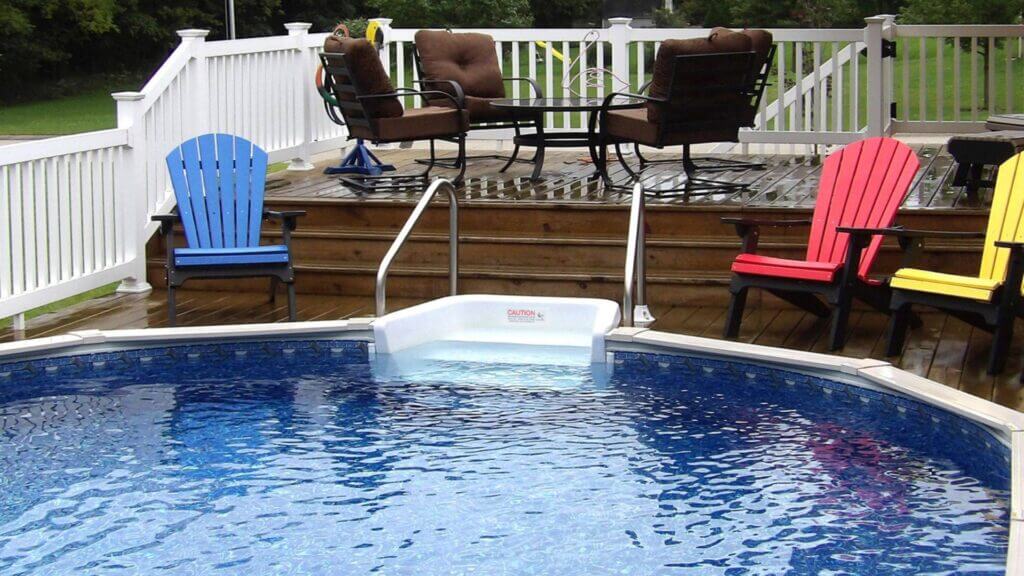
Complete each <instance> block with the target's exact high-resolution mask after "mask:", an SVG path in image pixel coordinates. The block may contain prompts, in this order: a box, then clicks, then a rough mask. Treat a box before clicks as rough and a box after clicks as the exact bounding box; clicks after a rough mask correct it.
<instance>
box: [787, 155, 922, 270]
mask: <svg viewBox="0 0 1024 576" xmlns="http://www.w3.org/2000/svg"><path fill="white" fill-rule="evenodd" d="M919 165H920V164H919V162H918V159H917V155H916V154H914V151H913V150H911V149H910V148H909V147H908V146H907V145H906V144H903V143H901V142H898V141H896V140H893V139H891V138H868V139H866V140H861V141H859V142H855V143H853V144H850V145H848V146H845V147H844V148H843V149H841V150H839V151H837V152H834V153H832V154H831V155H829V157H828V159H826V160H825V165H824V167H823V169H822V173H821V180H820V182H819V184H818V199H817V202H816V203H815V205H814V217H813V223H812V225H811V236H810V241H809V242H808V245H807V260H809V261H812V262H828V263H841V262H843V261H845V260H846V250H847V248H848V247H849V240H850V236H849V234H846V233H838V232H836V227H838V226H851V227H859V228H884V227H887V226H889V225H891V224H892V222H893V220H894V219H895V218H896V211H897V210H898V209H899V207H900V205H901V204H902V203H903V199H904V198H905V197H906V196H907V192H908V191H909V190H910V184H911V183H912V182H913V180H914V175H915V174H917V170H918V167H919ZM881 245H882V238H881V237H875V238H873V239H872V241H871V244H869V245H868V247H867V248H866V249H865V250H864V253H863V256H862V258H861V264H860V269H859V270H858V274H859V275H860V276H861V277H862V278H863V277H866V276H867V274H868V272H869V271H870V270H871V265H872V263H873V262H874V261H875V258H876V257H877V256H878V250H879V248H880V247H881Z"/></svg>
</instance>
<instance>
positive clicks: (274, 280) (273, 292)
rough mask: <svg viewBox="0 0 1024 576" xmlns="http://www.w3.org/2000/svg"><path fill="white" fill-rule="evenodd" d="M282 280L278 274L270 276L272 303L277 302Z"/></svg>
mask: <svg viewBox="0 0 1024 576" xmlns="http://www.w3.org/2000/svg"><path fill="white" fill-rule="evenodd" d="M280 282H281V280H280V279H279V278H278V277H277V276H271V277H270V303H271V304H273V303H274V302H277V285H278V284H279V283H280Z"/></svg>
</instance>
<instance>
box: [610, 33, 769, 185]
mask: <svg viewBox="0 0 1024 576" xmlns="http://www.w3.org/2000/svg"><path fill="white" fill-rule="evenodd" d="M774 53H775V47H774V45H773V44H772V36H771V34H770V33H768V32H765V31H763V30H744V31H742V32H733V31H732V30H729V29H726V28H715V29H714V30H712V32H711V34H710V35H709V36H708V37H707V38H693V39H688V40H667V41H665V42H662V44H661V47H660V48H659V50H658V54H657V57H656V58H655V62H654V75H653V77H652V78H651V81H650V82H649V83H648V84H647V85H646V86H644V87H643V88H642V89H641V92H644V91H646V92H647V94H629V93H614V94H610V95H608V96H607V97H606V98H605V103H606V105H610V104H611V102H612V101H613V100H614V99H615V98H619V97H631V98H638V99H642V100H645V101H646V106H645V107H643V108H634V109H627V110H609V109H607V107H606V109H603V110H602V112H601V139H602V145H601V147H600V148H601V150H602V151H603V150H604V148H605V146H606V145H607V144H615V147H616V152H617V156H618V159H619V162H620V163H621V164H622V166H623V167H624V169H625V170H626V172H627V174H629V175H630V176H631V177H633V178H637V177H638V173H637V171H634V170H633V169H632V168H631V167H630V166H629V164H628V163H627V162H626V161H625V159H624V157H623V155H622V153H621V150H620V145H621V144H623V143H632V144H634V146H636V149H637V152H638V153H637V158H638V160H639V161H640V169H641V170H642V169H643V168H644V167H645V166H646V165H647V164H650V163H652V161H650V160H647V159H646V158H644V157H643V155H642V154H640V153H639V145H641V144H643V145H645V146H652V147H654V148H664V147H665V146H676V145H681V146H682V147H683V158H682V162H683V171H684V172H685V173H686V175H687V180H686V182H685V184H684V185H683V186H682V187H675V188H667V189H665V188H663V189H660V190H658V189H657V187H655V189H654V190H653V192H654V193H656V194H673V193H680V192H681V193H683V194H684V195H690V194H712V193H717V192H723V191H731V190H735V189H738V188H744V187H746V184H743V183H739V182H723V181H718V180H711V179H707V178H700V177H698V176H696V174H697V173H698V172H715V171H721V170H735V169H747V168H761V167H763V165H762V164H760V163H748V162H736V161H730V160H715V161H712V162H707V163H702V164H698V163H697V162H695V161H694V159H693V157H692V156H691V153H690V146H691V145H693V144H703V143H714V142H738V141H739V131H740V129H741V128H748V127H752V126H754V123H755V119H756V116H757V111H758V107H759V106H760V101H761V97H762V95H763V94H764V88H765V86H766V84H767V81H768V74H769V71H770V69H771V62H772V60H773V59H774ZM672 161H674V160H672ZM659 162H660V161H659ZM600 164H601V165H600V166H599V169H600V170H601V171H602V176H603V177H604V179H605V183H606V184H608V185H611V180H610V178H609V176H608V171H607V164H606V163H605V162H601V163H600Z"/></svg>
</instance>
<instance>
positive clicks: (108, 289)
mask: <svg viewBox="0 0 1024 576" xmlns="http://www.w3.org/2000/svg"><path fill="white" fill-rule="evenodd" d="M118 284H120V283H119V282H114V283H113V284H107V285H106V286H100V287H99V288H96V289H93V290H89V291H88V292H83V293H82V294H78V295H77V296H72V297H70V298H65V299H63V300H58V301H57V302H54V303H52V304H47V305H46V306H40V307H39V308H34V309H32V310H29V311H28V312H26V313H25V319H26V320H30V319H32V318H35V317H36V316H42V315H43V314H48V313H50V312H56V311H57V310H60V309H62V308H67V307H68V306H72V305H74V304H78V303H79V302H85V301H86V300H91V299H92V298H99V297H100V296H109V295H110V294H113V293H114V290H117V286H118ZM11 322H12V319H11V318H0V328H8V327H10V325H11Z"/></svg>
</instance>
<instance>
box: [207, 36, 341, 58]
mask: <svg viewBox="0 0 1024 576" xmlns="http://www.w3.org/2000/svg"><path fill="white" fill-rule="evenodd" d="M313 36H318V37H319V38H320V45H323V41H324V39H325V38H326V37H327V34H315V35H313ZM294 49H295V38H294V37H293V36H263V37H260V38H245V39H242V40H215V41H211V42H206V44H205V45H204V46H203V54H204V55H205V56H207V57H216V56H238V55H242V54H258V53H261V52H278V51H281V50H294Z"/></svg>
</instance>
